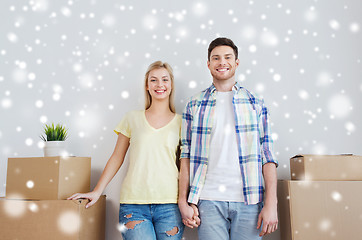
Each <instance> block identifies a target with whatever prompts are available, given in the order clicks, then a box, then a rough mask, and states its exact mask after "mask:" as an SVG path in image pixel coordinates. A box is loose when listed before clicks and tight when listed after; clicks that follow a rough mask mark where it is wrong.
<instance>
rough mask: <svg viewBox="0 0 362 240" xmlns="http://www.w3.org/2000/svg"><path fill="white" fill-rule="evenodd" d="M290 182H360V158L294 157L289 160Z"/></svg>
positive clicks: (351, 156) (339, 156)
mask: <svg viewBox="0 0 362 240" xmlns="http://www.w3.org/2000/svg"><path fill="white" fill-rule="evenodd" d="M290 173H291V178H292V180H312V181H319V180H328V181H340V180H343V181H354V180H356V181H361V180H362V156H356V155H352V154H346V155H296V156H294V157H292V158H291V159H290Z"/></svg>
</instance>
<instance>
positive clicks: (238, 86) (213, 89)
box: [207, 82, 242, 96]
mask: <svg viewBox="0 0 362 240" xmlns="http://www.w3.org/2000/svg"><path fill="white" fill-rule="evenodd" d="M241 88H242V87H241V86H240V84H239V83H238V82H235V84H234V86H233V89H232V91H233V92H237V91H239V90H240V89H241ZM207 91H208V92H209V93H210V95H212V96H213V95H214V94H215V91H216V87H215V85H214V83H212V84H211V86H210V87H209V88H208V89H207Z"/></svg>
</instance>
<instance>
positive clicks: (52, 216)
mask: <svg viewBox="0 0 362 240" xmlns="http://www.w3.org/2000/svg"><path fill="white" fill-rule="evenodd" d="M87 203H88V200H84V199H83V200H42V201H26V200H9V199H0V226H1V227H0V228H1V231H0V239H1V240H14V239H18V240H25V239H26V240H32V239H37V240H49V239H52V240H65V239H67V240H68V239H69V240H104V239H105V222H106V221H105V216H106V212H105V211H106V197H105V196H101V197H100V198H99V200H98V201H97V202H96V204H95V205H93V206H92V207H90V208H88V209H86V208H85V205H86V204H87Z"/></svg>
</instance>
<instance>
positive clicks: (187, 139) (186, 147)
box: [180, 102, 193, 158]
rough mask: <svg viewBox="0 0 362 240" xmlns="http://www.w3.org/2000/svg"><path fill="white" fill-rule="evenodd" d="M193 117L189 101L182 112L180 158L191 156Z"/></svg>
mask: <svg viewBox="0 0 362 240" xmlns="http://www.w3.org/2000/svg"><path fill="white" fill-rule="evenodd" d="M192 119H193V116H192V114H191V109H190V102H189V103H188V104H187V105H186V107H185V109H184V111H183V113H182V125H181V156H180V158H190V148H191V126H192Z"/></svg>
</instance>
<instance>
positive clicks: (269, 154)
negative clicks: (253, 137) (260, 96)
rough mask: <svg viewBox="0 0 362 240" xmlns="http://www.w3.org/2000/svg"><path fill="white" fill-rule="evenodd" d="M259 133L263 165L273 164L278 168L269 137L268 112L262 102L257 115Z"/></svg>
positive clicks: (271, 140)
mask: <svg viewBox="0 0 362 240" xmlns="http://www.w3.org/2000/svg"><path fill="white" fill-rule="evenodd" d="M259 133H260V144H261V152H262V159H263V165H264V164H266V163H275V165H276V166H278V161H277V160H276V158H275V155H274V150H273V139H272V136H271V129H270V122H269V111H268V109H267V107H266V106H265V105H264V101H263V100H262V109H261V113H260V115H259Z"/></svg>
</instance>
